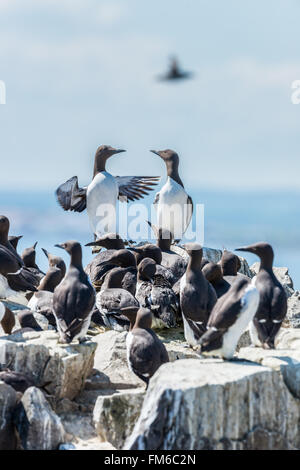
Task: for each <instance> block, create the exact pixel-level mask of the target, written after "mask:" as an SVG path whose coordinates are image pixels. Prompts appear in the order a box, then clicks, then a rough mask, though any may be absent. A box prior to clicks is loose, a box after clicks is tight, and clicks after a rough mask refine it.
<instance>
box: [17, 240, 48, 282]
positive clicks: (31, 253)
mask: <svg viewBox="0 0 300 470" xmlns="http://www.w3.org/2000/svg"><path fill="white" fill-rule="evenodd" d="M37 243H38V242H35V244H34V245H33V246H31V247H29V248H25V250H24V251H23V253H22V255H21V258H22V260H23V262H24V264H25V266H26V268H27V269H28V270H29V271H31V272H32V273H33V274H34V275H35V276H36V277H37V278H38V279H39V280H41V279H42V278H43V277H44V276H45V273H44V272H43V271H41V270H40V268H39V267H38V265H37V264H36V261H35V257H36V250H35V249H36V246H37Z"/></svg>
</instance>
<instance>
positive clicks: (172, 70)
mask: <svg viewBox="0 0 300 470" xmlns="http://www.w3.org/2000/svg"><path fill="white" fill-rule="evenodd" d="M192 76H193V73H192V72H187V71H184V70H182V69H181V68H180V67H179V64H178V60H177V59H176V58H175V57H172V58H171V62H170V67H169V70H168V72H167V73H166V74H165V75H161V76H159V77H158V80H159V81H178V80H184V79H187V78H192Z"/></svg>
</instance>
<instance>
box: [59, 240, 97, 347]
mask: <svg viewBox="0 0 300 470" xmlns="http://www.w3.org/2000/svg"><path fill="white" fill-rule="evenodd" d="M55 246H57V247H58V248H62V249H64V250H66V252H67V253H69V255H70V256H71V261H70V266H69V269H68V271H67V273H66V275H65V277H64V278H63V280H62V281H61V283H60V284H59V285H58V286H57V287H56V288H55V290H54V294H53V313H54V316H55V318H56V323H57V329H58V332H59V335H60V341H61V342H63V343H71V342H72V341H73V340H75V339H78V340H79V341H80V342H81V341H84V340H85V335H86V333H87V331H88V328H89V326H90V321H91V316H92V313H93V308H94V305H95V289H94V288H93V286H92V285H91V283H90V281H89V279H88V276H87V275H86V273H85V272H84V270H83V267H82V249H81V245H80V243H78V242H76V241H68V242H65V243H62V244H60V245H55Z"/></svg>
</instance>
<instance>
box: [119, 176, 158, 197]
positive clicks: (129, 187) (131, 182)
mask: <svg viewBox="0 0 300 470" xmlns="http://www.w3.org/2000/svg"><path fill="white" fill-rule="evenodd" d="M115 178H116V181H117V183H118V185H119V196H118V197H119V199H120V201H124V200H125V201H126V200H127V201H136V200H138V199H142V198H143V197H144V196H146V195H147V194H149V191H152V190H153V189H154V188H153V186H155V185H157V184H158V182H159V180H160V176H116V177H115Z"/></svg>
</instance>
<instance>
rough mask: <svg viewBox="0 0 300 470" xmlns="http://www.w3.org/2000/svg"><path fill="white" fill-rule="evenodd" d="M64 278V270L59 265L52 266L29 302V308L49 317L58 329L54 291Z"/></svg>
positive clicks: (51, 323)
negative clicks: (54, 308) (54, 310)
mask: <svg viewBox="0 0 300 470" xmlns="http://www.w3.org/2000/svg"><path fill="white" fill-rule="evenodd" d="M61 280H62V272H61V270H60V269H59V268H57V267H54V266H53V267H50V268H49V269H48V271H47V273H46V275H45V276H44V277H43V279H42V280H41V282H40V285H39V286H38V291H37V292H35V293H34V294H33V296H32V297H31V299H30V300H29V302H28V308H29V309H31V310H33V311H34V312H37V313H39V314H41V315H43V316H44V317H45V318H47V320H48V322H49V324H50V325H52V326H54V328H55V329H56V320H55V317H54V314H53V292H54V289H55V288H56V287H57V286H58V285H59V283H60V282H61Z"/></svg>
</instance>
